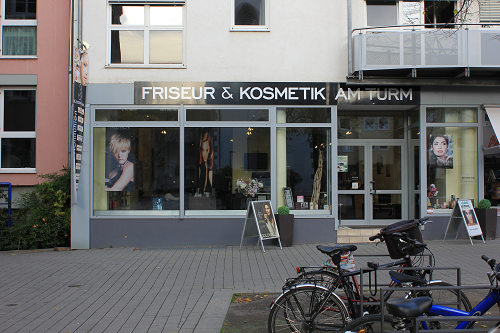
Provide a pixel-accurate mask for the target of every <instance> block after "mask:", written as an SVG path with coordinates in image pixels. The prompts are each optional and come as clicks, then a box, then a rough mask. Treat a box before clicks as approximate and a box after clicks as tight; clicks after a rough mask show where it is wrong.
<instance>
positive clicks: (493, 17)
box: [479, 0, 500, 23]
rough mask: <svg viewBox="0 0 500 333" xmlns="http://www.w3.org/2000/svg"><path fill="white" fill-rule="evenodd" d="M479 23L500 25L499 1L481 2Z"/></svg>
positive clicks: (483, 0) (481, 0) (487, 0)
mask: <svg viewBox="0 0 500 333" xmlns="http://www.w3.org/2000/svg"><path fill="white" fill-rule="evenodd" d="M479 22H480V23H500V1H499V0H479Z"/></svg>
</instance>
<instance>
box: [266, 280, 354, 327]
mask: <svg viewBox="0 0 500 333" xmlns="http://www.w3.org/2000/svg"><path fill="white" fill-rule="evenodd" d="M325 298H326V302H325V304H324V306H323V307H319V305H320V302H321V301H323V300H324V299H325ZM313 317H314V319H311V318H313ZM348 319H349V315H348V313H347V309H346V307H345V305H344V303H343V302H342V301H341V300H340V298H339V297H338V296H337V295H336V294H334V293H330V292H329V291H328V289H326V288H324V287H321V286H314V285H300V286H296V287H294V288H292V289H289V290H287V291H286V292H284V293H283V294H282V295H281V296H280V297H278V298H277V299H276V300H275V302H274V304H273V305H272V307H271V311H270V313H269V320H268V332H269V333H278V332H297V333H299V332H300V333H309V332H333V331H338V330H340V329H341V328H342V327H344V326H345V325H346V324H347V321H348Z"/></svg>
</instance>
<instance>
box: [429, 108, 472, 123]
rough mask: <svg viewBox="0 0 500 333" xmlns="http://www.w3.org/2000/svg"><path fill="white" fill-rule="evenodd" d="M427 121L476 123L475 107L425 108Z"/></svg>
mask: <svg viewBox="0 0 500 333" xmlns="http://www.w3.org/2000/svg"><path fill="white" fill-rule="evenodd" d="M426 121H427V123H477V108H427V114H426Z"/></svg>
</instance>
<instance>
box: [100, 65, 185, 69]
mask: <svg viewBox="0 0 500 333" xmlns="http://www.w3.org/2000/svg"><path fill="white" fill-rule="evenodd" d="M104 68H119V69H125V68H129V69H131V68H134V69H157V68H170V69H186V68H187V66H186V65H184V64H179V65H143V64H137V65H135V64H112V65H111V64H110V65H106V66H104Z"/></svg>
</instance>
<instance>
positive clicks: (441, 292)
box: [384, 281, 472, 330]
mask: <svg viewBox="0 0 500 333" xmlns="http://www.w3.org/2000/svg"><path fill="white" fill-rule="evenodd" d="M427 286H429V287H451V286H452V285H451V284H449V283H447V282H440V281H437V282H432V281H431V282H429V284H428V285H427ZM419 296H429V297H430V298H432V303H433V304H439V305H444V306H447V307H450V308H454V309H458V304H457V301H458V290H456V289H437V290H422V291H418V292H417V293H414V292H411V291H410V290H401V291H399V290H398V291H396V290H391V291H388V292H387V293H386V294H385V295H384V301H387V300H388V299H389V298H410V297H419ZM460 309H461V310H463V311H467V312H470V311H471V310H472V305H471V303H470V301H469V298H468V297H467V296H466V295H465V294H464V293H463V292H461V293H460ZM425 323H426V325H427V326H428V328H429V329H446V330H448V329H450V330H451V329H455V327H456V326H457V325H458V323H459V321H448V320H446V321H445V320H443V321H428V322H425Z"/></svg>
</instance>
